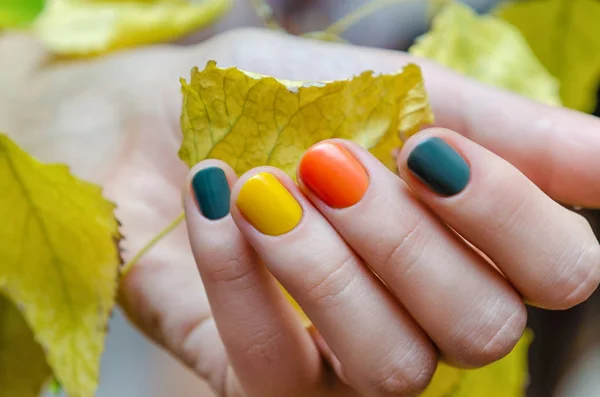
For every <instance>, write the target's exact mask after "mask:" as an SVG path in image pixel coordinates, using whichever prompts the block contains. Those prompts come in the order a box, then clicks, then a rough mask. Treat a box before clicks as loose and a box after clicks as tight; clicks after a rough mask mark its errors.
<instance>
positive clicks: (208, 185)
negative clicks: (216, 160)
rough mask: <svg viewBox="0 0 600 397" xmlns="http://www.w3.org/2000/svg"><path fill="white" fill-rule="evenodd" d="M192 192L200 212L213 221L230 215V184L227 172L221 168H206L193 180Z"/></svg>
mask: <svg viewBox="0 0 600 397" xmlns="http://www.w3.org/2000/svg"><path fill="white" fill-rule="evenodd" d="M192 190H193V191H194V195H195V196H196V201H197V202H198V207H200V212H201V213H202V215H204V216H205V217H206V218H208V219H211V220H217V219H221V218H223V217H224V216H226V215H227V214H229V197H230V191H229V184H228V183H227V177H226V176H225V172H224V171H223V170H222V169H220V168H219V167H209V168H204V169H202V170H200V171H198V172H197V173H196V175H194V177H193V178H192Z"/></svg>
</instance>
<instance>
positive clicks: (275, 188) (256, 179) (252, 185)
mask: <svg viewBox="0 0 600 397" xmlns="http://www.w3.org/2000/svg"><path fill="white" fill-rule="evenodd" d="M236 203H237V206H238V208H239V209H240V211H241V212H242V214H243V215H244V217H246V219H247V220H248V222H250V223H251V224H252V226H254V227H255V228H256V229H257V230H258V231H259V232H261V233H263V234H267V235H269V236H279V235H281V234H285V233H287V232H289V231H290V230H292V229H293V228H295V227H296V225H297V224H298V223H299V222H300V219H302V207H300V204H298V202H297V201H296V199H295V198H294V196H292V195H291V193H290V192H288V190H287V189H286V188H285V187H284V186H283V185H282V184H281V182H279V180H278V179H277V178H275V177H274V176H273V175H271V174H269V173H268V172H261V173H260V174H256V175H254V176H253V177H251V178H250V179H248V180H247V181H246V183H244V186H242V188H241V189H240V192H239V194H238V198H237V200H236Z"/></svg>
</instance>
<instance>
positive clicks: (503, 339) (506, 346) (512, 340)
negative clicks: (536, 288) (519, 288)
mask: <svg viewBox="0 0 600 397" xmlns="http://www.w3.org/2000/svg"><path fill="white" fill-rule="evenodd" d="M482 318H484V319H485V320H483V321H480V323H479V325H478V326H475V327H474V329H472V330H471V331H470V332H468V333H466V335H464V336H463V337H459V338H457V342H456V346H457V347H458V351H459V361H460V362H461V363H463V364H465V365H466V366H468V367H481V366H484V365H487V364H490V363H492V362H494V361H497V360H499V359H501V358H502V357H504V356H506V355H507V354H508V353H510V352H511V351H512V349H513V348H514V347H515V345H516V344H517V342H518V341H519V340H520V339H521V336H522V335H523V332H524V330H525V327H526V324H527V311H526V310H525V306H524V305H523V304H522V303H521V302H515V303H514V304H513V303H507V302H505V301H504V300H503V299H499V300H498V301H497V303H496V304H495V305H494V306H492V307H491V308H490V309H489V310H488V311H487V313H486V314H485V315H484V316H483V317H482Z"/></svg>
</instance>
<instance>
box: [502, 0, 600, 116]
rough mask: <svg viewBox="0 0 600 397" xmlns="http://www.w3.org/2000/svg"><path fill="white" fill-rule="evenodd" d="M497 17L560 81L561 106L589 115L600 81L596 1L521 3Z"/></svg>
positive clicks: (504, 8) (599, 10) (599, 4)
mask: <svg viewBox="0 0 600 397" xmlns="http://www.w3.org/2000/svg"><path fill="white" fill-rule="evenodd" d="M497 14H498V15H499V16H500V17H502V18H503V19H505V20H506V21H508V22H510V23H512V24H513V25H514V26H516V27H517V28H518V29H519V30H520V31H521V32H522V33H523V35H524V36H525V38H526V39H527V41H528V42H529V45H530V46H531V48H532V49H533V51H534V52H535V54H536V55H537V57H538V58H539V59H540V60H541V61H542V63H543V64H544V65H545V66H546V68H548V70H549V71H550V73H552V74H553V75H554V76H556V77H557V78H558V79H559V80H560V82H561V88H560V95H561V98H562V100H563V103H564V104H565V106H568V107H570V108H573V109H578V110H582V111H585V112H590V111H592V110H593V109H594V107H595V104H596V92H597V90H598V82H599V81H600V24H599V23H598V22H599V21H600V1H598V0H536V1H521V2H518V3H517V2H516V3H510V4H507V5H504V6H501V7H500V8H499V9H498V10H497Z"/></svg>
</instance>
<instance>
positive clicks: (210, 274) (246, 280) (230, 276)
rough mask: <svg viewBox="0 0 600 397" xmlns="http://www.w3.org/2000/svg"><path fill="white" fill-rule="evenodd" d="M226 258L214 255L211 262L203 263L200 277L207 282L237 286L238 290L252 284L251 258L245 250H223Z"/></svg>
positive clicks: (252, 268)
mask: <svg viewBox="0 0 600 397" xmlns="http://www.w3.org/2000/svg"><path fill="white" fill-rule="evenodd" d="M223 252H227V256H225V257H224V256H223V255H215V256H213V258H212V260H208V261H205V262H206V263H205V265H204V266H202V267H203V269H202V270H203V271H202V275H203V277H204V278H207V279H208V281H209V282H214V283H228V284H230V285H238V286H239V288H240V289H245V288H248V287H249V286H250V284H251V282H252V275H253V270H254V267H253V265H252V264H253V263H254V261H253V258H251V255H252V254H251V253H249V252H246V251H245V250H239V249H231V250H223Z"/></svg>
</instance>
